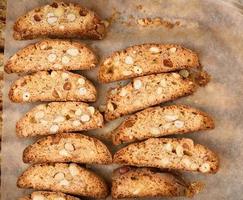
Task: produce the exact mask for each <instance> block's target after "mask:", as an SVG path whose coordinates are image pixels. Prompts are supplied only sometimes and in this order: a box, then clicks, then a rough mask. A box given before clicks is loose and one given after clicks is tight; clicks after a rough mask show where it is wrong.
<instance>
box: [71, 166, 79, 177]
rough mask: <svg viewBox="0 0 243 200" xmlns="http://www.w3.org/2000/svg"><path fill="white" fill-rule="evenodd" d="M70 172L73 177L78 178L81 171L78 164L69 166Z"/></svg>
mask: <svg viewBox="0 0 243 200" xmlns="http://www.w3.org/2000/svg"><path fill="white" fill-rule="evenodd" d="M69 171H70V174H71V175H72V176H77V175H78V174H79V169H78V168H77V165H76V164H73V163H72V164H70V165H69Z"/></svg>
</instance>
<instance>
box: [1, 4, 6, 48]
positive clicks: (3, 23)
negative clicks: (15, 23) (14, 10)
mask: <svg viewBox="0 0 243 200" xmlns="http://www.w3.org/2000/svg"><path fill="white" fill-rule="evenodd" d="M6 12H7V0H1V1H0V49H3V48H4V41H5V39H4V38H5V36H4V35H5V33H4V32H5V27H6Z"/></svg>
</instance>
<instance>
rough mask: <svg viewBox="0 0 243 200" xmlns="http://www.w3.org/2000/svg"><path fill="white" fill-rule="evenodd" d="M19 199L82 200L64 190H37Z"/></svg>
mask: <svg viewBox="0 0 243 200" xmlns="http://www.w3.org/2000/svg"><path fill="white" fill-rule="evenodd" d="M19 200H80V199H79V198H77V197H73V196H70V195H66V194H64V193H62V192H47V191H37V192H32V193H31V194H30V195H28V196H26V197H23V198H20V199H19Z"/></svg>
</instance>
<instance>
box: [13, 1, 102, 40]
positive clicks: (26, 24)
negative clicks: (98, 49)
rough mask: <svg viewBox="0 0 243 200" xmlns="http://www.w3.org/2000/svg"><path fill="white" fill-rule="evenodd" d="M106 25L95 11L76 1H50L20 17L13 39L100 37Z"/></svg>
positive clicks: (15, 26) (15, 25) (16, 23)
mask: <svg viewBox="0 0 243 200" xmlns="http://www.w3.org/2000/svg"><path fill="white" fill-rule="evenodd" d="M104 35H105V25H104V23H103V22H102V21H101V19H100V17H99V16H97V14H96V13H95V12H93V11H91V10H89V9H87V8H85V7H82V6H81V5H79V4H73V3H64V2H61V1H56V2H53V3H52V4H50V5H45V6H42V7H39V8H35V9H33V10H31V11H29V12H28V13H26V14H25V15H23V16H21V17H19V18H18V19H17V21H16V22H15V24H14V35H13V36H14V38H15V39H16V40H26V39H34V38H38V37H55V38H56V37H58V38H90V39H102V38H103V37H104Z"/></svg>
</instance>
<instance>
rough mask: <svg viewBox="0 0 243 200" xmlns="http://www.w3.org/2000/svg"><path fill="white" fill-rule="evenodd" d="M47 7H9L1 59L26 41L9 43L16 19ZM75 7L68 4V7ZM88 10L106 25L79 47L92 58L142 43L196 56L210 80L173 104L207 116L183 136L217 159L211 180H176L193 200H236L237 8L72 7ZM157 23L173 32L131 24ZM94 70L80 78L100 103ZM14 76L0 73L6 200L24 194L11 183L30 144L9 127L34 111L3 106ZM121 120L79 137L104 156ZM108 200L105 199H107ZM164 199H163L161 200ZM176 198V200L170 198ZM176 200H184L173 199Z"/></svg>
mask: <svg viewBox="0 0 243 200" xmlns="http://www.w3.org/2000/svg"><path fill="white" fill-rule="evenodd" d="M48 2H50V1H48V0H9V1H8V17H7V30H6V48H5V56H6V57H5V58H8V57H9V56H11V55H13V54H14V53H15V52H16V51H17V50H19V49H21V48H23V47H24V46H26V45H27V44H29V43H33V42H34V41H33V40H32V41H14V40H13V38H12V26H13V23H14V21H15V20H16V18H17V17H18V16H20V15H22V14H24V13H26V12H27V11H29V10H30V9H32V8H35V7H36V6H40V5H44V4H46V3H48ZM73 2H75V1H73ZM76 2H78V3H81V4H83V5H85V6H87V7H88V8H91V9H93V10H95V11H96V12H97V13H98V14H99V15H100V16H101V17H102V18H104V19H106V18H107V19H109V20H110V21H111V26H110V27H109V30H108V34H107V36H106V38H105V39H104V40H101V41H87V40H86V41H84V42H85V43H88V44H89V45H91V47H92V48H93V49H94V50H95V51H96V52H97V54H98V55H99V57H100V58H101V59H102V58H103V57H105V56H107V55H109V54H110V53H111V52H113V51H115V50H119V49H122V48H125V47H127V46H130V45H134V44H141V43H146V42H160V43H177V44H181V45H184V46H186V47H188V48H191V49H193V50H195V51H197V52H198V53H199V55H200V60H201V63H202V65H203V66H204V67H205V69H206V70H207V71H208V72H209V73H210V74H211V75H212V81H211V82H210V83H209V84H208V85H207V86H206V87H205V88H201V89H199V90H198V91H197V92H196V93H195V94H194V95H192V96H189V97H185V98H182V99H180V100H178V101H176V102H180V103H185V104H188V105H191V106H195V107H197V108H201V109H203V110H204V111H207V112H208V113H210V114H211V115H213V116H214V118H215V122H216V128H215V129H214V130H212V131H204V132H199V133H193V134H188V135H184V136H186V137H190V138H193V139H194V140H195V141H196V142H198V143H201V144H204V145H206V146H208V147H209V148H211V149H212V150H214V151H215V152H217V153H218V154H219V156H220V161H221V165H220V170H219V172H218V173H217V174H215V175H201V174H198V173H193V174H191V173H183V174H184V175H185V176H186V177H187V178H188V179H189V180H201V181H203V182H204V183H205V184H206V187H205V189H204V190H203V191H202V192H201V193H200V194H198V195H197V196H195V197H194V199H197V200H205V199H209V200H243V195H242V193H243V167H242V165H243V151H242V148H243V133H242V129H243V123H242V121H243V112H242V108H243V89H242V86H243V84H242V82H243V64H242V63H243V14H242V13H243V9H242V7H241V4H240V2H238V3H237V2H236V1H230V2H228V1H227V2H226V1H220V0H203V1H200V0H153V1H151V0H76ZM147 17H151V18H154V17H160V18H163V19H170V20H172V21H173V20H179V21H181V22H182V23H181V24H182V25H181V26H175V27H173V28H168V27H164V26H148V27H142V26H140V25H138V24H137V23H136V21H137V20H138V19H139V18H147ZM96 72H97V69H96V70H92V71H90V72H81V74H84V75H85V76H87V77H88V78H89V79H91V80H92V81H93V82H94V83H95V84H96V86H97V88H98V89H99V90H98V91H99V99H98V101H97V102H96V103H95V104H94V105H100V104H102V102H103V101H104V95H105V91H106V90H107V88H108V87H111V86H114V85H115V84H107V85H101V84H100V83H98V81H97V80H96ZM17 77H18V76H17V75H13V74H11V75H7V74H5V86H4V88H5V89H4V90H5V92H4V134H3V143H2V199H3V200H14V199H17V198H18V197H21V196H22V195H24V194H27V193H29V192H30V191H28V190H23V189H17V187H16V179H17V177H18V176H19V175H20V174H21V172H23V170H24V169H25V168H26V167H27V165H25V164H23V162H22V152H23V149H24V148H25V147H26V146H27V145H28V144H30V143H32V142H33V141H34V140H35V139H19V138H17V137H16V136H15V123H16V121H17V120H18V119H19V118H20V117H21V116H22V115H23V114H24V113H25V112H27V111H28V110H29V109H30V108H32V107H33V106H34V105H36V104H22V105H21V104H14V103H11V102H10V101H9V99H8V96H7V93H8V90H9V86H10V84H11V82H12V81H13V80H15V79H16V78H17ZM121 120H122V119H119V120H117V121H114V122H112V123H110V124H108V125H106V126H105V127H104V128H103V129H101V130H97V131H90V132H86V133H85V134H88V135H95V136H97V137H98V138H101V139H102V140H103V141H104V142H106V144H108V145H109V147H110V149H111V150H112V151H113V152H114V151H115V149H114V148H113V147H112V146H111V144H110V143H109V141H108V139H109V132H110V131H111V130H112V129H113V128H115V127H116V126H117V125H118V123H119V122H120V121H121ZM87 167H91V168H93V169H94V170H95V171H97V173H99V174H101V175H102V176H103V177H104V178H105V179H106V180H107V181H108V182H110V177H111V171H112V169H113V168H114V167H116V166H114V165H113V166H112V165H111V166H87ZM109 198H110V197H109ZM163 199H166V198H163ZM175 199H176V198H175ZM180 199H184V198H180Z"/></svg>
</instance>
